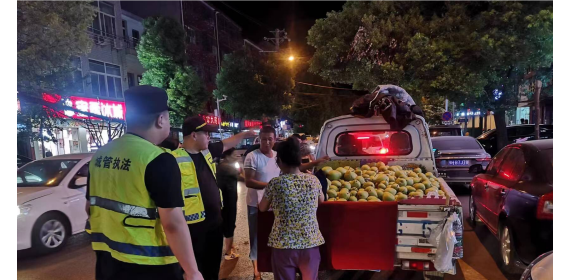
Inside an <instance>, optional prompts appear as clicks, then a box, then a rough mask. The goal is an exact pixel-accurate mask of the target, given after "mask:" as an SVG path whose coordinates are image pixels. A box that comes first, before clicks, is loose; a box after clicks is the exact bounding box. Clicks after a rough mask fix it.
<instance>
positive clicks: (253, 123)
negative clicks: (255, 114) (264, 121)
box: [244, 120, 261, 127]
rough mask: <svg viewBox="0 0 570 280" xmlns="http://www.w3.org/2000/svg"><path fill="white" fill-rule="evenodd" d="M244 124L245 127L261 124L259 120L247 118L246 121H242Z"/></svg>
mask: <svg viewBox="0 0 570 280" xmlns="http://www.w3.org/2000/svg"><path fill="white" fill-rule="evenodd" d="M244 126H245V127H254V126H261V121H249V120H246V121H244Z"/></svg>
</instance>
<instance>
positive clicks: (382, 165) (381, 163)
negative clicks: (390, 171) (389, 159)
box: [376, 161, 386, 167]
mask: <svg viewBox="0 0 570 280" xmlns="http://www.w3.org/2000/svg"><path fill="white" fill-rule="evenodd" d="M376 166H377V167H384V166H386V164H384V163H383V162H381V161H380V162H377V163H376Z"/></svg>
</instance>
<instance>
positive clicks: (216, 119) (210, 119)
mask: <svg viewBox="0 0 570 280" xmlns="http://www.w3.org/2000/svg"><path fill="white" fill-rule="evenodd" d="M200 116H201V117H202V118H203V119H204V121H205V122H206V123H208V124H220V123H221V121H222V120H221V119H220V117H215V116H207V115H200Z"/></svg>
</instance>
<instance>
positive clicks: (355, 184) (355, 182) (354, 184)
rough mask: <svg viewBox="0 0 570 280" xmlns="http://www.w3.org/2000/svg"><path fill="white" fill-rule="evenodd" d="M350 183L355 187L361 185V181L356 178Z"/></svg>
mask: <svg viewBox="0 0 570 280" xmlns="http://www.w3.org/2000/svg"><path fill="white" fill-rule="evenodd" d="M350 185H351V186H352V187H353V188H360V186H361V184H360V181H356V180H354V181H350Z"/></svg>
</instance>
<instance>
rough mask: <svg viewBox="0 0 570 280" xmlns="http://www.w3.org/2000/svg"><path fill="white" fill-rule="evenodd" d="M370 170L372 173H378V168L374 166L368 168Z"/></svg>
mask: <svg viewBox="0 0 570 280" xmlns="http://www.w3.org/2000/svg"><path fill="white" fill-rule="evenodd" d="M370 170H371V171H374V172H378V167H376V166H374V167H370Z"/></svg>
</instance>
